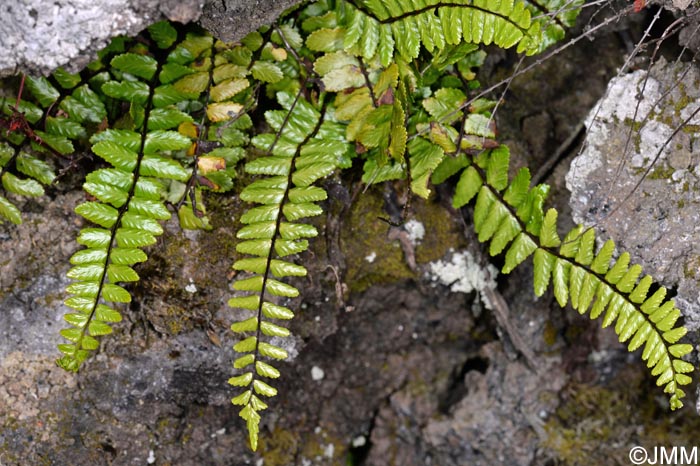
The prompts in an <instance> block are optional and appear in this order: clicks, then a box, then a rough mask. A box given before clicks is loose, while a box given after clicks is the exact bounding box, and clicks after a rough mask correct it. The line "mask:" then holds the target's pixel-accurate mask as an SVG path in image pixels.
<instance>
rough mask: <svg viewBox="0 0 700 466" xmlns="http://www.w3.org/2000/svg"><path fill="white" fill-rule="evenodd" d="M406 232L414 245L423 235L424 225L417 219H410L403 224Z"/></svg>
mask: <svg viewBox="0 0 700 466" xmlns="http://www.w3.org/2000/svg"><path fill="white" fill-rule="evenodd" d="M403 227H404V229H405V230H406V232H407V233H408V239H409V240H411V243H412V244H413V245H414V246H415V245H417V244H418V243H420V242H421V241H422V240H423V238H424V237H425V226H424V225H423V224H422V223H421V222H419V221H418V220H414V219H411V220H409V221H408V222H406V224H405V225H404V226H403Z"/></svg>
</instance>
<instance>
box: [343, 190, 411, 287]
mask: <svg viewBox="0 0 700 466" xmlns="http://www.w3.org/2000/svg"><path fill="white" fill-rule="evenodd" d="M383 203H384V201H383V199H382V198H381V196H379V195H378V194H377V192H376V191H375V190H370V191H368V192H367V193H365V194H364V195H362V196H359V197H358V200H357V202H356V203H355V204H353V206H352V207H351V209H350V212H349V214H348V217H347V218H348V221H347V224H346V226H345V227H344V228H343V231H342V232H341V238H340V241H341V247H342V249H343V251H344V253H345V257H346V258H347V260H348V262H347V273H346V275H345V282H346V283H347V284H348V287H349V288H350V291H352V292H360V291H364V290H366V289H367V288H369V287H370V286H373V285H379V284H383V283H393V282H397V281H400V280H406V279H409V278H415V274H414V273H413V272H412V271H411V269H410V268H409V267H408V265H407V264H406V260H405V258H404V254H403V250H402V249H401V245H400V244H399V242H398V241H392V240H390V239H388V238H387V236H388V234H389V228H390V226H389V225H388V224H387V223H386V222H384V221H382V220H380V217H381V218H386V216H387V215H386V212H384V209H383ZM373 255H374V256H373ZM367 257H374V258H373V260H372V261H370V260H368V259H366V258H367Z"/></svg>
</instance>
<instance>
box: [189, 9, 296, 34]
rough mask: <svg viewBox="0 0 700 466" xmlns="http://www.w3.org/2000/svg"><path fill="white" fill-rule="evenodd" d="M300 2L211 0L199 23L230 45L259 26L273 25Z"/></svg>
mask: <svg viewBox="0 0 700 466" xmlns="http://www.w3.org/2000/svg"><path fill="white" fill-rule="evenodd" d="M297 3H300V2H299V0H277V1H271V0H253V1H251V0H212V1H211V2H210V3H209V4H208V5H207V6H206V7H205V8H204V11H203V14H202V19H201V20H200V24H201V25H202V26H203V27H204V28H205V29H207V30H208V31H210V32H211V33H212V34H214V35H215V36H216V37H218V38H219V39H221V40H223V41H227V42H231V41H234V40H238V39H240V38H241V37H243V36H245V35H246V34H247V33H248V32H250V31H251V30H255V29H257V28H259V27H260V26H264V25H266V24H272V23H273V22H274V21H275V20H276V19H277V18H278V17H279V15H280V14H281V13H282V12H283V11H284V10H286V9H287V8H291V7H292V6H294V5H296V4H297Z"/></svg>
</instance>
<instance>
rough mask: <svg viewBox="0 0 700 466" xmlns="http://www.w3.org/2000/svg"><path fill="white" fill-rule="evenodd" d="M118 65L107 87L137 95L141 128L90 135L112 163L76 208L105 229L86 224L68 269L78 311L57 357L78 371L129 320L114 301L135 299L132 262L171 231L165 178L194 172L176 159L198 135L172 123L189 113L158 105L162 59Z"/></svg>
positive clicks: (120, 58)
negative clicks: (166, 223)
mask: <svg viewBox="0 0 700 466" xmlns="http://www.w3.org/2000/svg"><path fill="white" fill-rule="evenodd" d="M168 28H169V29H168ZM152 31H157V32H153V34H154V36H155V37H156V38H158V39H159V40H160V43H166V42H167V41H165V39H163V37H162V34H168V33H170V34H171V35H173V34H175V35H176V33H175V30H174V29H172V27H171V26H168V27H167V28H163V27H162V26H160V25H158V26H154V27H153V28H152ZM158 32H160V33H161V36H158ZM112 67H113V68H114V70H115V71H114V75H113V78H114V79H112V80H109V81H107V82H105V83H104V85H103V86H102V90H103V91H104V92H105V94H107V95H108V96H110V97H112V98H115V99H121V100H124V101H126V102H130V107H131V110H130V115H131V116H132V118H133V125H132V128H133V129H120V130H116V129H108V130H106V131H103V132H101V133H97V134H95V135H94V136H92V138H91V139H90V141H91V143H92V144H93V145H92V151H93V152H94V153H95V154H96V155H98V156H99V157H100V158H102V159H103V160H105V161H106V162H107V163H109V164H110V165H111V168H102V169H98V170H96V171H94V172H92V173H90V174H89V175H88V176H87V178H86V181H85V184H84V185H83V189H84V190H85V191H86V192H87V193H89V194H90V195H91V196H93V197H94V198H95V199H96V200H95V201H88V202H84V203H82V204H80V205H78V206H77V207H76V212H77V213H78V214H79V215H81V216H82V217H84V218H85V219H86V220H88V221H89V222H91V223H93V224H95V225H96V226H97V228H96V227H87V228H83V229H82V230H81V232H80V235H79V237H78V242H79V243H80V244H82V245H83V246H85V247H86V249H82V250H80V251H78V252H76V253H75V254H74V255H73V257H72V258H71V264H73V267H72V268H71V269H70V270H69V271H68V274H67V275H68V277H69V278H71V279H73V280H74V281H73V283H71V284H70V285H69V286H68V288H67V291H68V292H69V293H70V294H71V295H72V296H71V297H70V298H68V299H67V300H66V302H65V304H66V305H67V306H68V307H70V308H71V309H73V310H74V311H76V312H72V313H69V314H66V315H65V320H66V321H67V322H68V323H69V324H71V327H70V328H66V329H64V330H62V331H61V335H62V336H63V337H64V338H66V339H67V340H68V341H69V343H65V344H61V345H59V350H60V351H61V352H62V353H63V357H61V358H60V359H59V360H58V361H57V363H58V365H59V366H61V367H63V368H64V369H67V370H71V371H77V370H78V368H79V367H80V365H81V364H82V362H83V361H85V359H86V358H87V357H88V356H89V354H90V352H91V351H94V350H96V349H97V348H98V346H99V342H98V340H97V338H96V337H99V336H102V335H107V334H110V333H111V332H112V328H111V325H110V324H112V323H115V322H119V321H121V314H120V313H119V312H118V311H117V310H115V309H114V307H113V305H114V303H128V302H130V301H131V295H130V294H129V292H128V291H127V290H126V289H125V288H123V287H122V286H121V285H119V283H129V282H135V281H138V280H139V276H138V274H137V273H136V271H135V270H134V269H133V268H132V266H133V265H134V264H136V263H139V262H143V261H145V260H146V254H145V253H144V252H143V251H142V248H144V247H146V246H149V245H151V244H154V243H155V241H156V239H155V237H156V236H158V235H160V234H162V232H163V230H162V227H161V226H160V224H159V221H160V220H166V219H168V218H170V212H169V211H168V209H167V208H166V207H165V204H164V202H163V200H162V199H161V194H160V193H161V191H163V190H164V186H163V181H164V180H176V181H185V180H186V179H187V176H188V173H187V171H186V170H185V169H184V168H183V167H182V165H181V164H180V163H179V162H178V161H177V160H175V159H174V158H173V154H175V153H177V152H178V151H184V150H186V149H187V148H189V147H190V145H191V144H192V142H191V140H190V138H188V137H187V136H185V135H183V134H180V133H179V132H177V131H173V130H172V129H171V127H173V126H176V125H177V123H178V121H179V120H180V119H181V118H177V117H176V118H168V117H167V116H166V112H163V111H162V107H160V108H159V107H157V106H156V105H155V100H156V99H155V95H156V91H157V89H156V82H157V79H158V75H159V72H160V71H161V69H162V65H161V64H160V63H159V62H158V61H157V60H155V59H154V58H152V57H150V56H146V55H138V54H134V53H129V52H127V53H124V54H120V55H117V56H116V57H115V58H113V59H112ZM136 78H140V79H136ZM134 90H137V93H136V97H135V98H134V95H133V94H132V91H134ZM141 90H142V91H141ZM139 92H140V93H141V94H139ZM144 93H145V96H144V95H142V94H144ZM171 110H172V109H171ZM171 114H172V111H171ZM152 115H154V120H155V122H156V124H155V125H152V122H153V121H154V120H152V119H151V116H152ZM153 126H155V127H156V128H158V129H153Z"/></svg>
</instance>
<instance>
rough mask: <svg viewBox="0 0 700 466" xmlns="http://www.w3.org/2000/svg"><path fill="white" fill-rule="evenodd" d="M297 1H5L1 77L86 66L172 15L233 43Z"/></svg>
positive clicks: (1, 13)
mask: <svg viewBox="0 0 700 466" xmlns="http://www.w3.org/2000/svg"><path fill="white" fill-rule="evenodd" d="M295 3H298V1H297V0H284V1H274V0H256V1H247V0H98V1H95V0H56V1H53V2H46V1H44V0H6V1H3V2H2V4H0V17H1V18H2V20H1V21H0V77H3V76H11V75H14V74H16V73H19V72H28V73H35V74H48V73H50V72H51V71H53V70H54V69H56V68H58V67H59V66H64V67H66V68H67V69H68V70H69V71H78V70H80V69H82V68H83V67H84V66H85V65H86V64H87V63H88V62H89V61H90V60H92V59H94V58H95V54H96V52H97V51H98V50H100V49H102V48H103V47H104V46H105V45H107V43H108V42H109V40H110V39H111V38H112V37H114V36H118V35H128V36H134V35H136V34H138V33H139V32H140V31H142V30H143V29H145V28H146V27H148V26H149V25H150V24H152V23H154V22H156V21H159V20H162V19H169V20H171V21H177V22H180V23H189V22H192V21H197V20H198V19H199V20H200V23H201V24H202V26H203V27H205V28H207V29H209V30H210V31H211V32H212V33H213V34H214V35H216V36H217V37H220V38H221V39H222V40H226V41H234V40H237V39H240V38H241V37H243V36H244V35H246V34H247V33H249V32H250V31H253V30H255V29H257V28H259V27H260V26H262V25H264V24H269V23H272V22H273V21H274V20H275V18H277V17H278V16H279V14H280V13H281V12H282V11H283V10H284V9H286V8H289V7H291V6H292V5H294V4H295Z"/></svg>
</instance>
